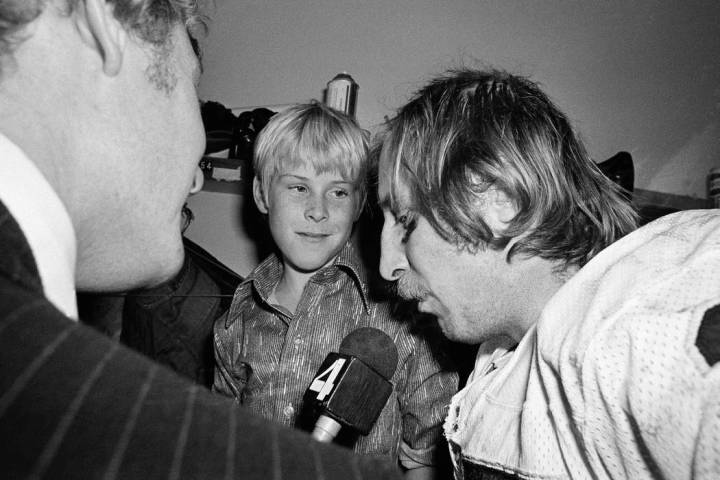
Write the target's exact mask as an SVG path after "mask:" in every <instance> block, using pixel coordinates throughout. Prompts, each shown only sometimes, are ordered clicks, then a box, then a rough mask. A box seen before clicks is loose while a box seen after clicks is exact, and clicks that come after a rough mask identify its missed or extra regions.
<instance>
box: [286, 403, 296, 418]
mask: <svg viewBox="0 0 720 480" xmlns="http://www.w3.org/2000/svg"><path fill="white" fill-rule="evenodd" d="M294 414H295V409H294V408H293V406H292V405H288V406H286V407H285V408H283V415H285V418H292V416H293V415H294Z"/></svg>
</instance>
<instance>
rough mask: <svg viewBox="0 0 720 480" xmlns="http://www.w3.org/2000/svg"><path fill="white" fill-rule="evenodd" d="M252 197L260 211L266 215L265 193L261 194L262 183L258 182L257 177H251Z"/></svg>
mask: <svg viewBox="0 0 720 480" xmlns="http://www.w3.org/2000/svg"><path fill="white" fill-rule="evenodd" d="M253 198H254V199H255V205H257V208H258V210H260V213H263V214H265V215H267V213H268V207H267V202H266V201H265V195H263V191H262V184H261V183H260V180H259V179H258V177H254V178H253Z"/></svg>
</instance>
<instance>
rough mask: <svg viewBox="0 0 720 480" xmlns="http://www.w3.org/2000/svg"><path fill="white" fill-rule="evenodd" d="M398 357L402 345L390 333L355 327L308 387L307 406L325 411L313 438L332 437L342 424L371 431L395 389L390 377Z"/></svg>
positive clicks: (305, 398) (329, 355)
mask: <svg viewBox="0 0 720 480" xmlns="http://www.w3.org/2000/svg"><path fill="white" fill-rule="evenodd" d="M397 361H398V353H397V347H395V344H394V343H393V341H392V339H391V338H390V337H389V336H388V335H387V334H385V332H383V331H381V330H378V329H377V328H371V327H363V328H358V329H357V330H354V331H352V332H350V333H349V334H348V335H347V336H346V337H345V338H344V339H343V341H342V343H341V344H340V348H339V349H338V353H335V352H331V353H330V354H328V356H327V357H326V358H325V361H323V363H322V365H321V366H320V369H319V370H318V372H317V374H316V375H315V378H314V379H313V381H312V382H311V383H310V386H309V387H308V389H307V391H306V392H305V396H304V402H305V405H306V406H307V405H309V406H310V407H311V408H312V409H313V411H315V412H319V413H320V416H319V418H318V420H317V422H316V423H315V429H314V430H313V433H312V436H313V438H315V439H316V440H318V441H321V442H331V441H332V440H333V439H334V438H335V436H336V435H337V434H338V432H339V431H340V428H341V427H342V426H346V427H350V428H352V429H353V430H356V431H357V432H359V433H361V434H362V435H367V434H368V433H369V432H370V429H371V428H372V426H373V424H374V423H375V421H376V420H377V419H378V417H379V416H380V412H381V411H382V409H383V407H384V406H385V403H387V400H388V398H389V397H390V394H391V393H392V388H393V387H392V384H391V383H390V382H389V380H388V379H389V378H392V376H393V374H394V373H395V368H397Z"/></svg>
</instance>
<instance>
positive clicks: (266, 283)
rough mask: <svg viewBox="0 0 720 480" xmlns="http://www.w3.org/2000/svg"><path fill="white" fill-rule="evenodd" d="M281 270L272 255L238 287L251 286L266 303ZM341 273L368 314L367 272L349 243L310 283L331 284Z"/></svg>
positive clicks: (280, 266)
mask: <svg viewBox="0 0 720 480" xmlns="http://www.w3.org/2000/svg"><path fill="white" fill-rule="evenodd" d="M282 269H283V267H282V262H281V261H280V259H279V257H278V256H277V254H275V253H273V254H271V255H270V256H269V257H268V258H266V259H265V260H263V261H262V262H261V263H260V265H258V266H257V267H256V268H255V269H254V270H253V272H252V273H251V274H250V275H249V276H248V277H247V278H246V279H245V280H243V281H242V282H241V283H240V286H243V285H246V284H248V285H252V286H253V287H254V288H255V291H256V292H257V293H258V294H259V295H260V297H261V298H262V299H263V301H267V298H268V297H269V296H270V293H272V291H273V289H274V288H275V285H277V283H278V282H279V281H280V276H281V275H282ZM342 272H346V273H347V274H348V275H350V277H351V278H352V279H353V284H354V285H355V287H356V288H357V289H358V291H359V292H360V297H361V298H362V301H363V306H364V307H365V311H366V312H369V311H370V305H369V303H368V298H369V293H368V275H367V270H366V268H365V266H364V265H363V263H362V260H361V259H360V257H359V255H358V253H357V251H356V250H355V247H353V245H352V243H351V242H350V241H348V242H347V243H346V244H345V246H344V247H343V248H342V250H340V253H339V254H338V256H337V258H336V259H335V262H333V264H332V265H330V266H328V267H325V268H323V269H321V270H319V271H318V272H317V273H315V275H313V276H312V278H311V279H310V281H311V282H316V283H325V282H331V281H334V280H335V279H336V278H337V275H340V274H342Z"/></svg>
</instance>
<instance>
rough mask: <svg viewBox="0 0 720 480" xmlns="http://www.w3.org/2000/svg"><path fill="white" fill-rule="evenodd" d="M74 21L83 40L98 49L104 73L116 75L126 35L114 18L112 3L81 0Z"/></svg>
mask: <svg viewBox="0 0 720 480" xmlns="http://www.w3.org/2000/svg"><path fill="white" fill-rule="evenodd" d="M75 22H76V25H77V28H78V31H79V32H80V36H81V37H82V38H83V40H84V41H85V42H86V43H87V44H88V45H90V46H91V47H93V48H96V49H97V50H98V53H99V54H100V56H101V57H102V62H103V71H104V72H105V74H107V75H110V76H115V75H117V74H118V73H119V72H120V67H121V66H122V62H123V52H124V49H125V42H126V41H127V37H128V35H127V32H126V31H125V28H123V26H122V24H121V23H120V22H119V21H118V20H117V19H116V18H115V14H114V13H113V5H112V4H111V3H110V2H107V1H106V0H82V1H80V2H78V6H77V10H76V11H75Z"/></svg>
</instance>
